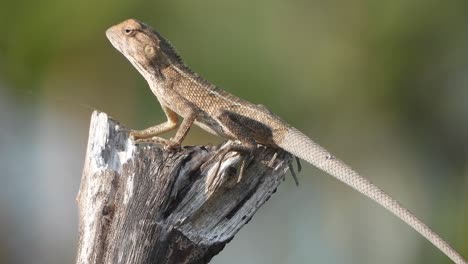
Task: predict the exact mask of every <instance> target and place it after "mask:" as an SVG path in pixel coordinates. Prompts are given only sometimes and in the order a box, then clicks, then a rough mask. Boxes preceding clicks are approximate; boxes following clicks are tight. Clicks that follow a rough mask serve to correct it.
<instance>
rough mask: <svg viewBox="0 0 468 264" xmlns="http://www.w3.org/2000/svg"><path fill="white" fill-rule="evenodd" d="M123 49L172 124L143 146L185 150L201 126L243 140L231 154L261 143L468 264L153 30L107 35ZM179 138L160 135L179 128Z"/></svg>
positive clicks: (149, 135)
mask: <svg viewBox="0 0 468 264" xmlns="http://www.w3.org/2000/svg"><path fill="white" fill-rule="evenodd" d="M106 35H107V37H108V38H109V40H110V42H111V43H112V45H113V46H114V47H115V48H116V49H117V50H119V51H120V52H121V53H122V54H123V55H124V56H125V57H126V58H127V59H128V60H129V61H130V62H131V63H132V64H133V65H134V66H135V68H136V69H137V70H138V71H139V72H140V73H141V74H142V75H143V77H144V78H145V79H146V80H147V82H148V84H149V86H150V88H151V90H152V91H153V93H154V94H155V95H156V97H157V99H158V101H159V103H160V104H161V107H162V109H163V110H164V112H165V114H166V116H167V118H168V121H167V122H165V123H163V124H159V125H156V126H154V127H150V128H148V129H145V130H142V131H133V132H132V133H131V136H132V137H133V138H134V139H135V140H136V141H137V142H138V141H145V140H148V139H150V140H153V141H155V142H158V143H162V144H164V145H165V146H166V147H169V148H177V147H179V146H180V144H181V143H182V141H183V140H184V138H185V135H186V134H187V133H188V131H189V129H190V127H191V126H192V125H193V124H196V125H198V126H200V127H201V128H203V129H204V130H206V131H208V132H210V133H212V134H215V135H218V136H220V137H223V138H227V139H231V140H237V141H238V142H240V143H238V144H235V145H232V146H231V147H230V148H229V149H228V150H227V151H237V152H239V153H240V154H243V155H245V156H248V155H250V154H251V153H252V152H253V150H255V148H256V146H257V144H263V145H266V146H270V147H275V148H281V149H284V150H286V151H288V152H289V153H291V154H293V155H294V156H296V157H299V158H301V159H303V160H305V161H307V162H308V163H310V164H312V165H314V166H315V167H317V168H319V169H321V170H323V171H325V172H327V173H328V174H330V175H332V176H334V177H335V178H337V179H338V180H340V181H342V182H344V183H346V184H347V185H349V186H351V187H352V188H354V189H356V190H357V191H359V192H360V193H362V194H364V195H366V196H368V197H369V198H371V199H372V200H374V201H376V202H377V203H378V204H380V205H381V206H383V207H384V208H386V209H387V210H389V211H390V212H392V213H393V214H395V215H396V216H397V217H399V218H400V219H401V220H403V221H404V222H405V223H407V224H408V225H410V226H411V227H412V228H414V229H415V230H416V231H417V232H419V233H420V234H421V235H423V236H424V237H425V238H426V239H428V240H429V241H430V242H431V243H433V244H434V245H435V246H436V247H437V248H439V249H440V250H441V251H442V252H443V253H444V254H446V255H447V256H448V257H449V258H451V259H452V260H453V261H454V262H455V263H467V262H466V261H465V260H464V259H463V257H462V256H461V255H460V254H458V253H457V252H456V251H455V250H454V249H453V248H452V247H451V246H450V245H449V244H448V243H447V242H445V241H444V240H443V239H442V238H441V237H439V236H438V235H437V234H436V233H434V232H433V231H432V230H431V229H430V228H429V227H428V226H427V225H425V224H424V223H423V222H422V221H421V220H419V219H418V218H417V217H416V216H414V215H413V214H412V213H411V212H410V211H409V210H407V209H406V208H404V207H403V206H401V205H400V204H399V203H398V202H397V201H396V200H394V199H393V198H392V197H390V196H389V195H387V194H386V193H385V192H383V191H382V190H381V189H380V188H378V187H377V186H375V185H374V184H372V183H371V182H370V181H369V180H368V179H366V178H364V177H362V176H361V175H359V174H358V173H357V172H355V171H354V170H352V169H351V168H350V167H349V166H347V165H346V164H344V163H343V162H342V161H340V160H339V159H336V158H335V157H334V156H333V155H331V154H330V153H329V152H328V151H327V150H325V149H324V148H322V147H321V146H319V145H318V144H317V143H315V142H314V141H312V140H311V139H310V138H309V137H307V136H306V135H304V134H303V133H302V132H300V131H299V130H297V129H295V128H294V127H292V126H290V125H289V124H287V123H286V122H284V121H283V120H282V119H281V118H279V117H278V116H276V115H275V114H273V113H271V112H270V111H269V110H268V109H266V108H265V107H263V106H258V105H255V104H252V103H250V102H248V101H245V100H243V99H240V98H238V97H236V96H234V95H232V94H230V93H228V92H226V91H224V90H221V89H220V88H218V87H216V86H215V85H213V84H211V83H209V82H207V81H206V80H204V79H203V78H202V77H200V76H199V75H198V74H196V73H194V72H193V71H191V70H190V69H189V68H188V67H187V66H186V65H185V64H184V62H183V61H182V59H181V58H180V56H179V55H178V53H177V52H176V51H175V49H174V48H173V47H172V45H171V44H170V43H169V41H167V40H166V39H165V38H164V37H162V36H161V35H160V34H159V33H158V32H156V31H154V30H153V29H152V28H150V27H149V26H147V25H145V24H143V23H141V22H139V21H137V20H134V19H129V20H126V21H124V22H122V23H120V24H118V25H115V26H113V27H111V28H109V29H108V30H107V31H106ZM177 115H179V116H181V117H183V121H182V123H181V125H180V127H179V129H178V130H177V133H176V135H175V137H174V138H173V139H170V140H167V139H163V138H159V137H158V135H160V134H162V133H165V132H167V131H170V130H173V129H175V128H176V127H177V122H178V117H177Z"/></svg>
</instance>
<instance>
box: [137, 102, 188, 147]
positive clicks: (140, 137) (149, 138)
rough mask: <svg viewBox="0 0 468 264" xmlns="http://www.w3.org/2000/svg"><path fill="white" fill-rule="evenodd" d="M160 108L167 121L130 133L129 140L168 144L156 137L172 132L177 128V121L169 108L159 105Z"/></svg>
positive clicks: (166, 141)
mask: <svg viewBox="0 0 468 264" xmlns="http://www.w3.org/2000/svg"><path fill="white" fill-rule="evenodd" d="M161 107H162V109H163V111H164V113H165V114H166V117H167V121H166V122H164V123H162V124H159V125H156V126H152V127H149V128H147V129H144V130H140V131H132V132H130V138H132V139H133V140H134V141H135V143H142V142H157V143H160V144H164V145H166V143H168V140H167V139H164V138H160V137H158V135H161V134H163V133H166V132H169V131H171V130H174V129H175V128H176V127H177V123H178V121H179V119H178V117H177V114H176V113H175V112H174V111H172V110H171V109H170V108H169V107H167V106H165V105H161Z"/></svg>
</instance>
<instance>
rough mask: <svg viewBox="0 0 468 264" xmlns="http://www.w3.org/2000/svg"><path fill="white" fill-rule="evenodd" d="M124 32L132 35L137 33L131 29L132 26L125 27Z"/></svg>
mask: <svg viewBox="0 0 468 264" xmlns="http://www.w3.org/2000/svg"><path fill="white" fill-rule="evenodd" d="M123 33H124V34H125V35H127V36H132V35H133V34H134V33H135V30H133V29H131V28H125V29H124V30H123Z"/></svg>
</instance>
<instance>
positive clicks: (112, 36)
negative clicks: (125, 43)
mask: <svg viewBox="0 0 468 264" xmlns="http://www.w3.org/2000/svg"><path fill="white" fill-rule="evenodd" d="M115 31H116V29H115V27H111V28H109V29H108V30H106V37H107V39H108V40H109V42H110V43H111V44H112V46H114V48H116V49H117V50H118V51H120V52H122V49H121V47H120V46H121V45H120V43H119V38H118V37H116V34H117V33H116V32H115Z"/></svg>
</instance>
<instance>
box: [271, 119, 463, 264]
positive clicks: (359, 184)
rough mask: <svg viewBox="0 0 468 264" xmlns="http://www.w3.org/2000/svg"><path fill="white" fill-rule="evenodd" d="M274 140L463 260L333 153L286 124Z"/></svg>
mask: <svg viewBox="0 0 468 264" xmlns="http://www.w3.org/2000/svg"><path fill="white" fill-rule="evenodd" d="M276 144H277V145H278V146H279V147H281V148H282V149H284V150H286V151H288V152H289V153H291V154H293V155H295V156H297V157H299V158H301V159H303V160H305V161H307V162H308V163H310V164H312V165H314V166H315V167H317V168H319V169H321V170H323V171H325V172H327V173H328V174H330V175H332V176H333V177H335V178H337V179H338V180H340V181H342V182H344V183H346V184H347V185H349V186H351V187H353V188H354V189H356V190H357V191H358V192H360V193H362V194H364V195H366V196H368V197H369V198H371V199H372V200H374V201H376V202H377V203H378V204H380V205H381V206H383V207H385V208H386V209H387V210H389V211H390V212H392V213H393V214H395V215H396V216H398V217H399V218H400V219H401V220H403V222H405V223H406V224H408V225H410V226H411V227H413V228H414V229H415V230H416V231H418V232H419V233H420V234H421V235H422V236H424V237H425V238H426V239H427V240H429V241H430V242H431V243H432V244H434V245H435V246H436V247H437V248H439V249H440V250H441V251H442V252H443V253H444V254H445V255H447V256H448V257H449V258H450V259H452V261H453V262H455V263H457V264H461V263H465V264H466V263H467V262H466V261H465V260H464V259H463V257H462V256H461V255H460V254H458V253H457V251H455V249H453V248H452V247H451V246H450V245H449V244H448V243H447V242H445V240H443V239H442V238H441V237H440V236H439V235H437V234H436V233H434V231H432V230H431V229H430V228H429V227H428V226H427V225H426V224H424V223H423V222H422V221H421V220H419V219H418V218H417V217H416V216H415V215H413V214H412V213H411V212H410V211H409V210H408V209H406V208H404V207H403V206H402V205H400V204H399V203H398V202H397V201H396V200H395V199H393V198H392V197H390V196H389V195H388V194H386V193H385V192H383V191H382V190H381V189H380V188H379V187H377V186H375V185H374V184H372V182H370V181H369V180H368V179H366V178H364V177H362V176H361V175H359V174H358V173H357V172H355V171H354V170H353V169H351V168H350V167H349V166H348V165H346V164H345V163H343V162H342V161H340V160H339V159H336V158H335V157H333V156H332V155H331V154H330V153H329V152H328V151H327V150H326V149H324V148H322V147H321V146H320V145H318V144H317V143H315V142H313V141H312V140H311V139H310V138H308V137H307V136H306V135H304V134H303V133H301V132H300V131H299V130H297V129H295V128H290V129H289V131H288V133H287V134H286V136H285V137H284V139H283V140H282V141H281V142H276Z"/></svg>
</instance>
